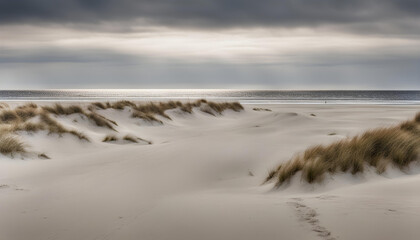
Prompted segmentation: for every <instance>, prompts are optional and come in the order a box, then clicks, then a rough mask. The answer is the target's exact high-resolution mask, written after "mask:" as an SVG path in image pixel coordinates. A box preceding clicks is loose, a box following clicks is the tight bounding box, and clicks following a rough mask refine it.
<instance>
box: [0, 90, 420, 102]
mask: <svg viewBox="0 0 420 240" xmlns="http://www.w3.org/2000/svg"><path fill="white" fill-rule="evenodd" d="M200 98H205V99H211V100H220V101H239V102H241V103H245V104H247V103H264V104H270V103H272V104H281V103H285V104H293V103H296V104H420V91H281V90H228V89H223V90H218V89H143V90H142V89H135V90H128V89H89V90H0V101H22V100H28V101H31V100H32V101H42V100H45V101H92V100H95V101H114V100H120V99H129V100H143V101H160V100H168V99H174V100H194V99H200Z"/></svg>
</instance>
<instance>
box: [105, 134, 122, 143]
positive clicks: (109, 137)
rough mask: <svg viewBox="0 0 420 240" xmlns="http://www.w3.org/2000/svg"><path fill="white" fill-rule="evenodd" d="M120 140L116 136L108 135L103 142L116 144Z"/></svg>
mask: <svg viewBox="0 0 420 240" xmlns="http://www.w3.org/2000/svg"><path fill="white" fill-rule="evenodd" d="M117 140H118V138H117V137H116V136H115V135H106V136H105V137H104V139H103V140H102V142H115V141H117Z"/></svg>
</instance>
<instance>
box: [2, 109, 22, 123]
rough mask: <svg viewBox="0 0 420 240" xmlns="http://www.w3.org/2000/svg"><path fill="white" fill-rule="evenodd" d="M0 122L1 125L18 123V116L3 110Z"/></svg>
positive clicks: (13, 112)
mask: <svg viewBox="0 0 420 240" xmlns="http://www.w3.org/2000/svg"><path fill="white" fill-rule="evenodd" d="M0 121H1V122H2V123H10V122H16V121H19V116H18V115H17V114H16V112H15V111H13V110H4V111H3V112H1V113H0Z"/></svg>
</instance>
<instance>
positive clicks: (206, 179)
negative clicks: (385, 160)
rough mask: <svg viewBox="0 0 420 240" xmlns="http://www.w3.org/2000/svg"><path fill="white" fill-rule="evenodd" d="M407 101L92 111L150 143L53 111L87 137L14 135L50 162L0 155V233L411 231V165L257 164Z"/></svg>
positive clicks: (400, 115)
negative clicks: (273, 173)
mask: <svg viewBox="0 0 420 240" xmlns="http://www.w3.org/2000/svg"><path fill="white" fill-rule="evenodd" d="M256 107H257V108H268V109H271V110H272V111H254V110H253V108H256ZM418 110H419V107H418V106H415V105H412V106H396V105H393V106H386V105H246V106H245V111H243V112H239V113H236V112H233V111H226V112H225V113H224V114H223V115H222V116H217V117H214V116H211V115H208V114H205V113H202V112H199V111H195V112H194V113H193V114H191V115H190V114H183V113H181V112H179V111H176V110H171V111H168V112H167V113H168V115H169V116H170V117H171V118H172V119H173V120H172V121H171V120H168V119H162V121H164V124H163V125H159V124H148V123H145V122H142V121H141V120H138V119H130V118H129V114H130V113H129V112H128V111H127V110H124V111H122V112H118V111H115V110H102V111H101V113H102V114H103V115H105V116H106V117H109V118H111V119H113V120H116V121H117V122H118V124H119V126H118V127H116V129H117V130H118V131H119V133H118V135H119V136H123V135H125V134H127V133H130V134H133V135H135V136H137V137H141V138H143V139H146V140H150V141H152V142H153V144H151V145H149V144H147V143H145V142H140V143H137V144H135V143H128V142H124V141H119V142H116V143H103V142H101V140H102V138H103V137H104V136H105V135H106V134H107V133H110V132H111V131H110V130H106V129H103V128H98V127H95V126H93V125H90V124H87V123H84V122H83V121H78V123H74V122H73V120H74V119H76V118H78V117H79V116H77V115H74V116H73V115H70V116H68V117H60V122H62V123H64V124H66V126H72V127H76V128H77V129H78V130H79V131H82V132H84V133H85V134H86V135H88V137H89V138H91V139H92V142H91V143H87V142H82V141H80V140H78V139H77V138H75V137H73V136H69V135H66V136H64V137H61V138H59V137H57V136H49V135H47V134H46V133H37V134H33V135H30V134H25V133H21V138H22V139H23V140H24V141H25V142H26V143H27V144H28V145H29V149H30V150H31V151H34V152H39V153H41V152H43V153H46V154H47V155H48V156H50V157H51V159H48V160H43V159H38V158H36V157H26V158H24V159H20V158H19V157H18V156H15V158H14V159H11V158H10V157H7V156H3V155H0V185H1V186H0V216H1V218H0V239H5V240H28V239H31V240H47V239H54V240H74V239H83V240H85V239H111V240H113V239H121V240H131V239H133V240H134V239H136V240H138V239H141V240H166V239H168V240H169V239H171V240H187V239H200V240H205V239H209V240H210V239H212V240H214V239H219V240H220V239H226V240H227V239H230V240H232V239H241V240H247V239H249V240H251V239H252V240H255V239H286V240H287V239H296V240H305V239H308V240H309V239H340V240H345V239H348V240H353V239H404V240H408V239H419V236H420V228H419V227H418V226H419V225H418V223H419V222H420V187H419V186H420V175H419V174H418V173H419V172H420V171H419V169H420V168H419V167H418V166H412V168H411V170H410V171H407V172H405V173H402V172H400V171H399V170H396V169H390V170H388V171H387V172H386V173H385V174H383V175H377V174H376V173H375V171H373V170H372V171H367V172H366V173H365V174H363V175H362V174H359V175H356V176H353V175H351V174H341V175H335V176H329V177H327V180H326V181H325V182H324V183H322V184H313V185H309V184H306V183H303V182H301V181H300V178H299V177H298V176H296V177H295V178H294V179H293V180H292V182H291V183H290V184H289V185H287V186H284V187H281V188H280V189H273V184H272V183H270V184H265V185H261V183H262V182H263V180H264V178H265V177H266V175H267V173H268V171H269V170H271V169H272V168H274V167H275V166H277V165H278V164H279V163H281V162H283V161H287V160H289V159H290V158H291V157H292V156H293V155H294V154H296V153H298V152H299V151H302V150H304V149H305V148H307V147H309V146H311V145H314V144H319V143H330V142H333V141H335V140H338V139H342V138H345V137H351V136H354V135H355V134H358V133H361V132H363V131H364V130H367V129H370V128H374V127H381V126H389V125H392V124H397V123H399V122H401V121H403V120H406V119H408V118H411V117H413V116H414V115H415V113H416V112H417V111H418ZM311 114H313V115H315V116H313V115H311Z"/></svg>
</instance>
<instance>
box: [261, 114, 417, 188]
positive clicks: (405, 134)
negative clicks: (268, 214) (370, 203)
mask: <svg viewBox="0 0 420 240" xmlns="http://www.w3.org/2000/svg"><path fill="white" fill-rule="evenodd" d="M419 152H420V113H419V114H417V115H416V117H415V118H414V119H413V120H411V121H406V122H403V123H401V124H399V125H397V126H393V127H388V128H378V129H373V130H369V131H366V132H364V133H362V134H360V135H358V136H355V137H353V138H350V139H343V140H340V141H336V142H334V143H332V144H329V145H326V146H324V145H317V146H313V147H310V148H308V149H307V150H305V151H304V152H303V153H301V154H298V155H296V156H295V157H293V158H292V159H291V160H289V161H288V162H285V163H283V164H280V165H279V166H278V167H277V168H276V169H274V170H272V171H271V172H270V173H269V174H268V176H267V178H266V180H265V182H268V181H271V180H274V179H275V181H276V186H277V187H279V186H281V185H283V184H284V183H285V182H288V181H290V179H291V178H292V177H293V176H295V175H296V174H297V173H301V179H302V180H303V181H306V182H308V183H314V182H321V181H322V180H323V179H324V177H325V175H326V174H334V173H339V172H342V173H347V172H349V173H351V174H358V173H363V172H364V171H365V169H366V167H367V166H370V167H373V168H375V169H376V171H377V173H378V174H381V173H383V172H385V171H386V169H387V166H388V165H390V164H392V165H394V166H396V167H398V168H399V169H401V170H405V169H407V168H408V166H409V165H410V163H412V162H415V161H418V160H419Z"/></svg>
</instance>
